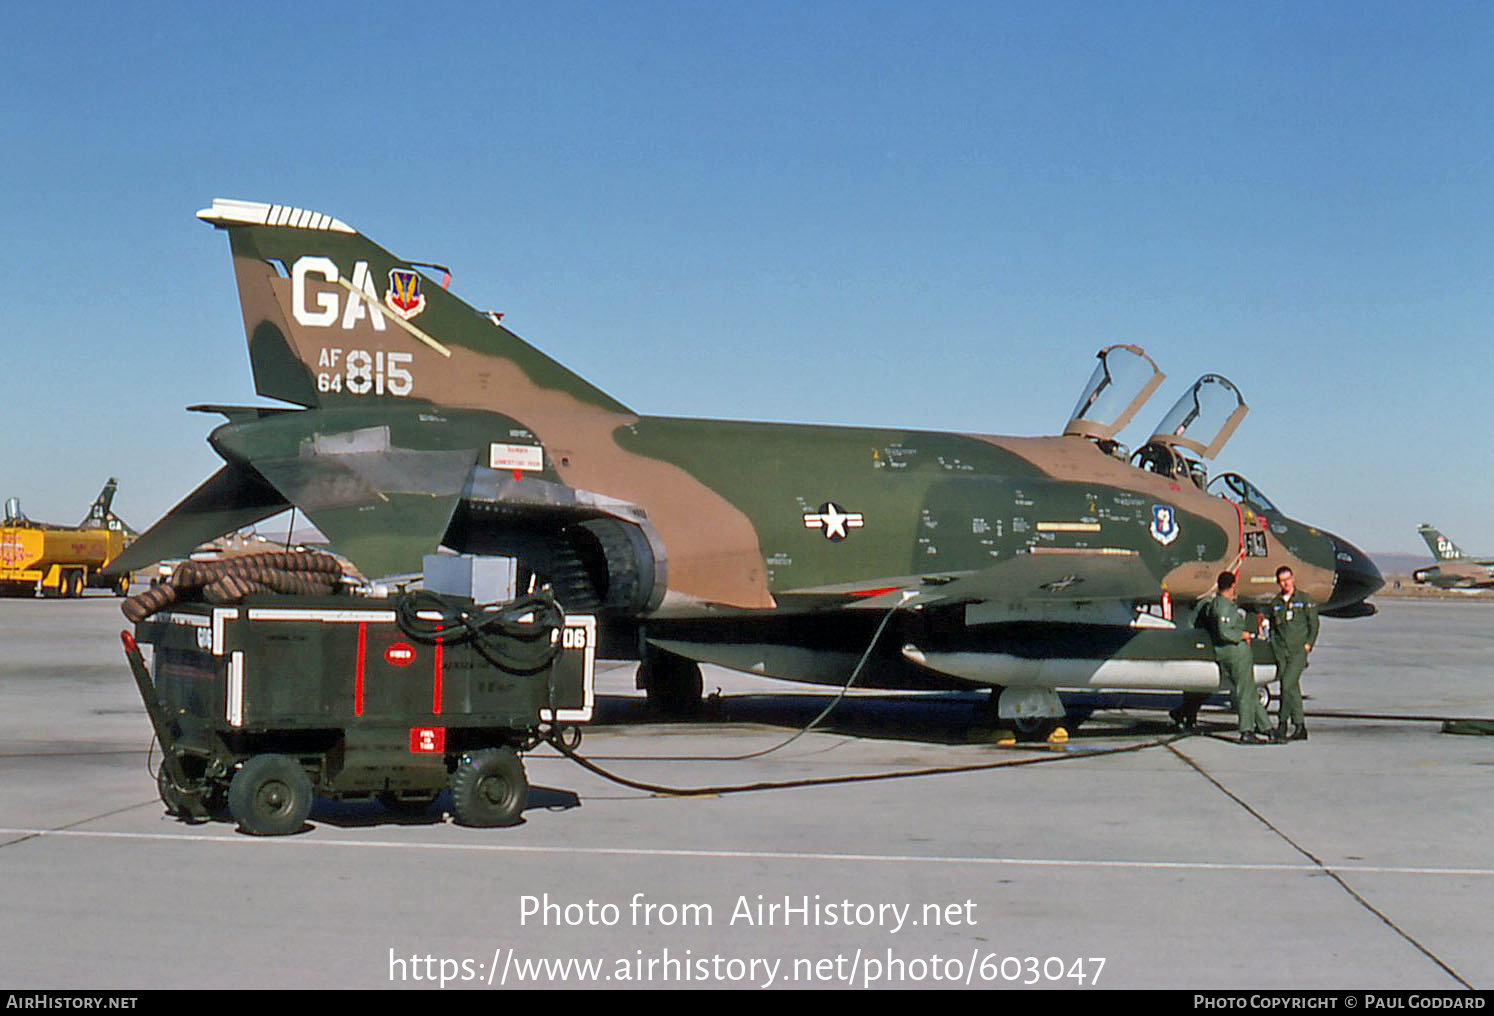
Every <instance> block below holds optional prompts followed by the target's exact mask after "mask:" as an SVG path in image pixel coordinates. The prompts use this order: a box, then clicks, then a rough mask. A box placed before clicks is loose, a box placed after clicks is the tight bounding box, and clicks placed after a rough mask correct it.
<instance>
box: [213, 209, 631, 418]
mask: <svg viewBox="0 0 1494 1016" xmlns="http://www.w3.org/2000/svg"><path fill="white" fill-rule="evenodd" d="M197 216H198V218H200V219H202V220H203V221H205V222H208V223H211V224H212V225H214V226H216V227H218V228H220V229H223V230H226V231H227V232H228V234H229V244H230V247H231V249H232V252H233V260H234V272H235V274H236V276H237V278H238V286H239V300H240V303H241V304H242V307H243V312H244V328H245V331H246V333H247V334H248V338H249V358H250V361H251V363H252V365H253V369H254V384H255V390H256V391H258V392H259V393H260V394H261V395H265V396H268V397H270V398H275V399H281V400H284V401H287V402H292V403H295V404H297V405H301V406H307V407H312V406H328V405H337V404H348V403H352V404H359V403H367V402H370V401H377V400H419V401H428V402H432V403H436V404H439V405H443V406H453V407H461V408H473V409H498V410H501V411H503V412H505V413H510V414H513V413H516V412H518V413H522V411H523V410H524V409H525V408H531V407H536V406H538V407H543V408H561V407H564V408H592V409H597V410H602V411H605V412H613V413H631V411H630V410H629V409H628V408H627V407H626V406H624V405H623V404H622V403H620V402H618V401H617V400H616V399H613V398H612V397H611V396H609V395H607V394H606V393H605V392H603V391H601V390H600V389H598V388H596V387H595V386H593V385H591V384H590V383H588V382H587V381H585V380H584V379H582V378H581V377H579V376H578V375H576V374H574V373H572V372H571V371H569V370H567V369H566V368H565V367H563V366H561V365H560V364H559V363H557V362H556V361H554V360H552V359H550V358H549V357H548V356H546V355H545V354H543V353H541V352H540V351H539V350H537V349H535V348H534V347H533V346H531V345H529V344H528V343H526V342H524V341H523V340H522V339H520V338H519V337H518V336H517V335H515V334H514V333H513V332H510V331H509V330H508V329H506V328H504V327H502V326H501V325H499V324H498V322H497V319H496V317H495V316H492V315H488V314H484V313H481V312H479V311H477V310H476V309H474V308H473V307H471V306H470V305H468V304H467V303H465V302H463V301H462V300H460V299H458V298H457V297H456V296H454V295H453V294H452V293H451V292H449V291H448V290H446V289H445V288H443V283H442V282H437V281H433V280H432V279H431V278H429V277H428V276H426V275H424V274H423V273H422V272H421V271H420V269H421V268H429V267H431V266H429V265H424V264H420V263H417V262H411V261H405V260H402V259H400V258H397V257H395V256H394V255H393V254H390V253H389V252H388V251H386V250H384V249H383V248H382V247H380V246H378V245H377V244H375V243H373V242H372V241H371V240H369V239H367V238H366V237H364V236H362V235H360V234H359V233H357V232H356V231H355V230H353V228H352V227H350V226H348V225H347V224H346V223H344V222H342V221H341V220H339V219H334V218H332V217H331V216H329V215H323V214H321V213H319V212H311V211H307V210H305V209H298V208H289V207H287V206H284V205H267V204H258V203H253V202H245V201H229V200H224V199H221V198H219V199H217V200H215V201H214V202H213V205H212V207H211V208H206V209H203V210H202V211H200V212H198V213H197Z"/></svg>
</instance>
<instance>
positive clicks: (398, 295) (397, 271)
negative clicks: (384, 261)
mask: <svg viewBox="0 0 1494 1016" xmlns="http://www.w3.org/2000/svg"><path fill="white" fill-rule="evenodd" d="M384 303H385V304H386V305H387V306H388V307H389V309H390V310H392V311H394V313H396V314H398V315H399V316H400V317H402V318H404V319H405V320H406V321H408V320H410V319H411V318H412V317H414V316H415V315H416V314H419V313H420V312H421V311H423V310H425V294H424V293H422V292H421V291H420V273H419V272H417V271H415V270H413V269H410V268H391V269H389V289H388V290H387V291H386V292H385V293H384Z"/></svg>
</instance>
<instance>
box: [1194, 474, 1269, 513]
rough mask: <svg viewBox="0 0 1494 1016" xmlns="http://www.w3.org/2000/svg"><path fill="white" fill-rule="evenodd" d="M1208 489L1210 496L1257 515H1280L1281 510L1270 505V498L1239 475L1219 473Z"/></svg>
mask: <svg viewBox="0 0 1494 1016" xmlns="http://www.w3.org/2000/svg"><path fill="white" fill-rule="evenodd" d="M1208 489H1209V493H1210V494H1217V495H1218V496H1220V497H1222V498H1224V499H1225V500H1228V501H1233V502H1234V503H1235V504H1237V505H1242V506H1244V507H1246V508H1250V509H1253V510H1254V511H1256V512H1257V513H1260V514H1266V515H1280V514H1281V509H1280V508H1277V507H1276V506H1275V505H1274V504H1272V503H1271V500H1270V498H1268V497H1266V495H1265V494H1262V493H1261V492H1260V488H1259V487H1257V486H1256V485H1255V484H1253V483H1251V482H1250V481H1249V480H1247V479H1245V477H1243V476H1241V475H1240V474H1239V473H1221V474H1220V475H1219V476H1216V477H1214V481H1213V482H1212V483H1210V484H1209V488H1208Z"/></svg>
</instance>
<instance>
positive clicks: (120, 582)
mask: <svg viewBox="0 0 1494 1016" xmlns="http://www.w3.org/2000/svg"><path fill="white" fill-rule="evenodd" d="M114 595H115V596H129V595H130V573H129V572H125V573H124V574H123V575H121V576H120V577H119V578H118V579H116V580H115V581H114Z"/></svg>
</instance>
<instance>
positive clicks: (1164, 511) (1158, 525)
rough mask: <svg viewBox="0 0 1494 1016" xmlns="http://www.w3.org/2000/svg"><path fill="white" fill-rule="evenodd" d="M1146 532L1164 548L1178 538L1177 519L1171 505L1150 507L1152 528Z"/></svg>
mask: <svg viewBox="0 0 1494 1016" xmlns="http://www.w3.org/2000/svg"><path fill="white" fill-rule="evenodd" d="M1148 532H1150V533H1151V534H1152V539H1154V540H1156V541H1157V542H1158V543H1160V544H1162V546H1164V547H1165V546H1167V545H1168V544H1169V543H1171V542H1172V541H1173V540H1176V539H1177V538H1178V517H1177V515H1176V514H1174V512H1173V510H1172V506H1171V505H1165V504H1154V505H1152V526H1151V529H1150V530H1148Z"/></svg>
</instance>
